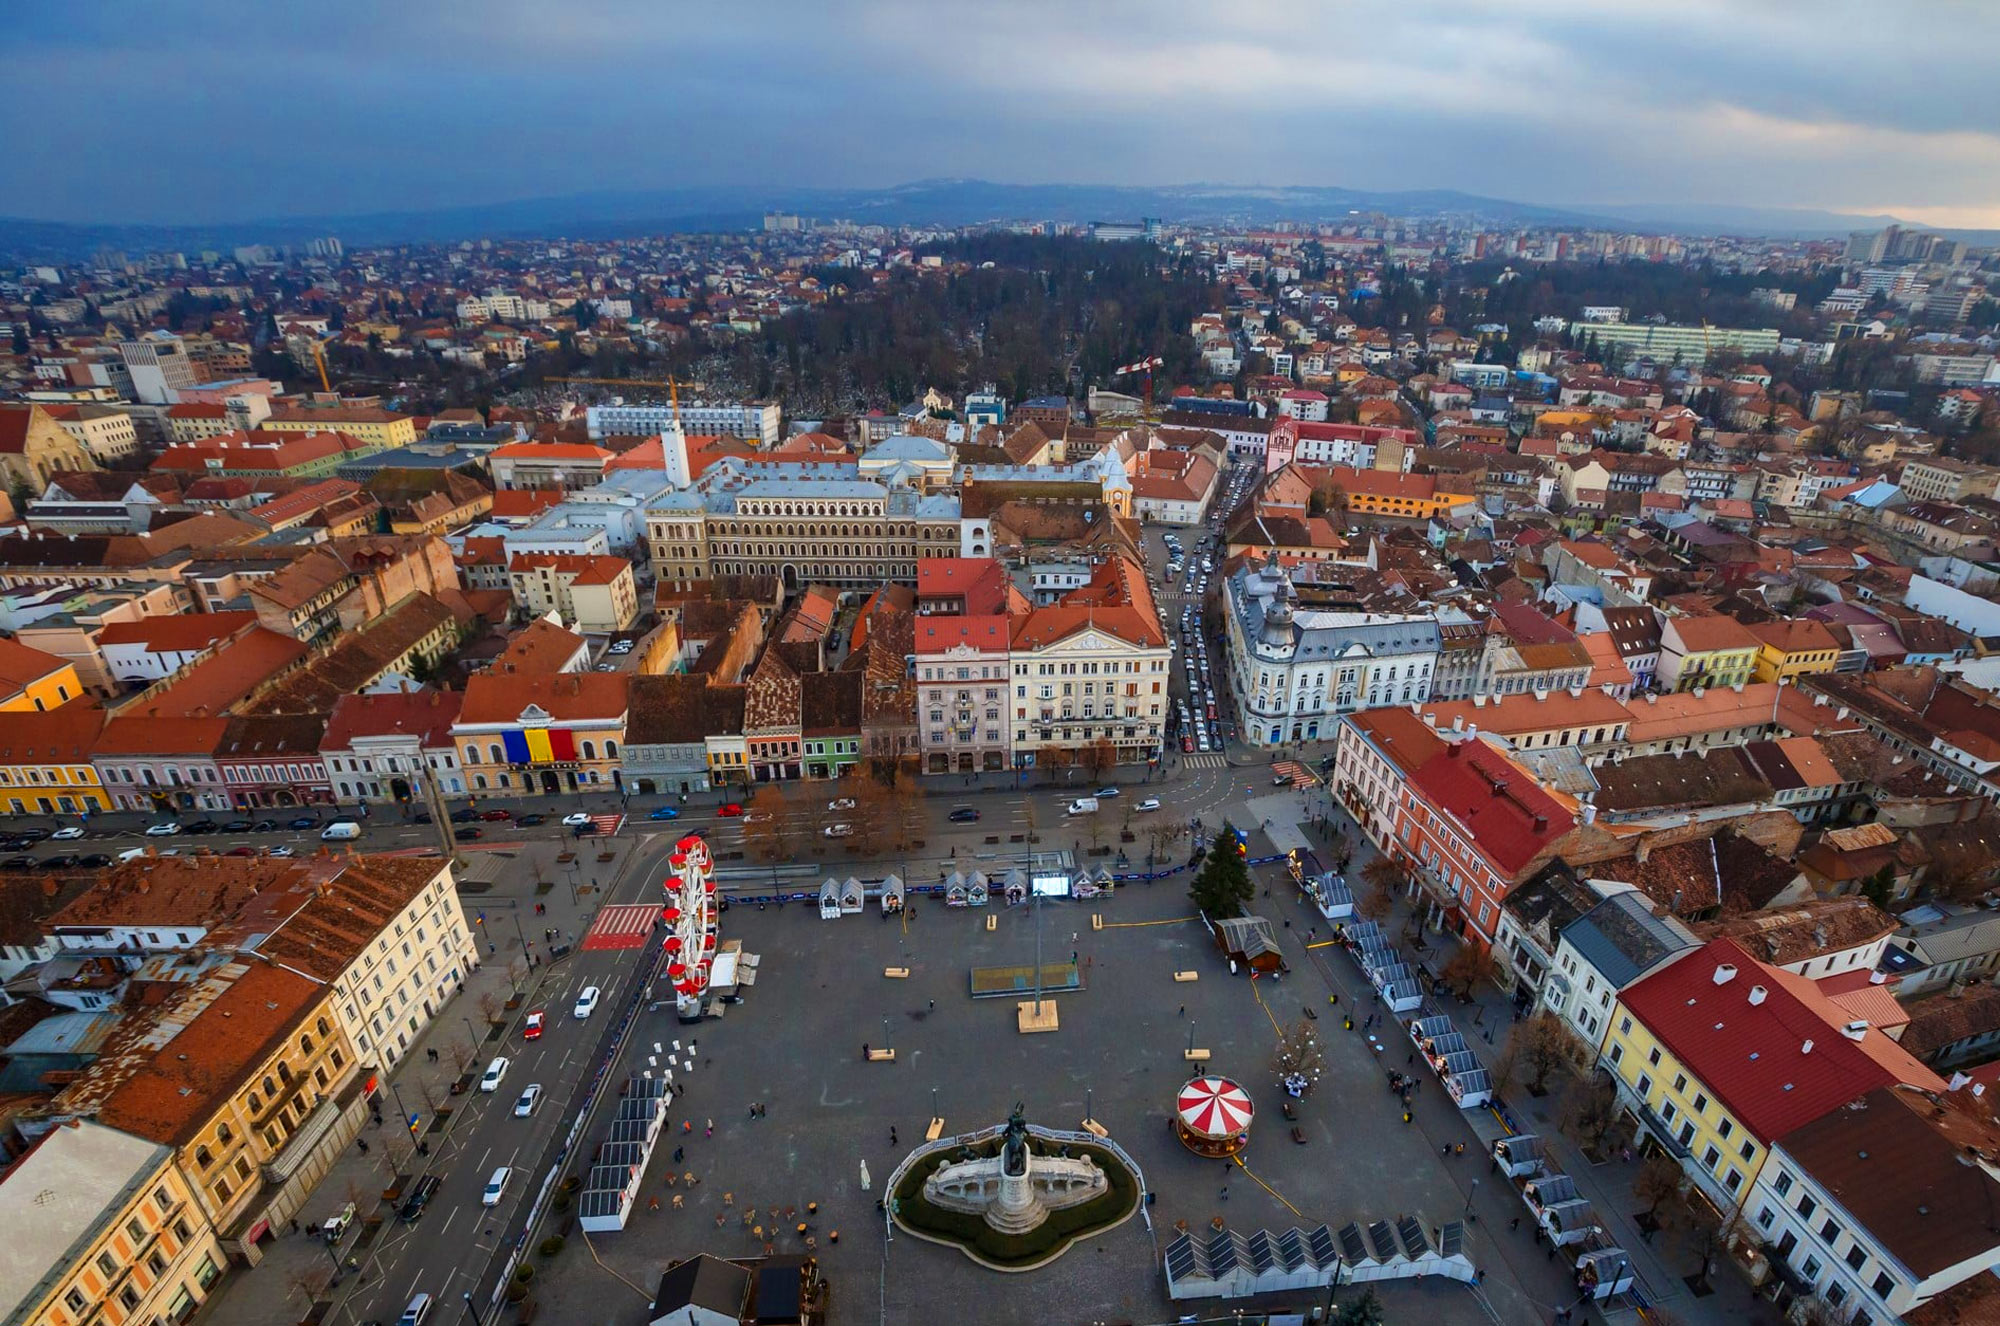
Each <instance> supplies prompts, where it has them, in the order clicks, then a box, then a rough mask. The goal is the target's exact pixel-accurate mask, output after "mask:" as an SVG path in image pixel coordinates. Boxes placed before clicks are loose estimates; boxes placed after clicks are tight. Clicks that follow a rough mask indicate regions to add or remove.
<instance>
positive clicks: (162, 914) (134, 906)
mask: <svg viewBox="0 0 2000 1326" xmlns="http://www.w3.org/2000/svg"><path fill="white" fill-rule="evenodd" d="M302 868H303V866H302V863H300V862H298V861H287V860H285V859H284V858H282V857H248V856H162V857H140V858H138V859H137V860H133V861H126V862H122V863H120V864H118V865H115V866H112V867H110V868H109V869H107V870H105V871H104V873H103V874H102V875H101V876H100V877H99V879H98V880H97V882H96V883H95V884H93V885H92V886H91V887H90V889H89V890H88V891H86V892H85V893H84V894H83V896H81V897H79V898H78V899H76V901H74V902H72V903H70V904H69V905H68V906H67V907H65V908H63V909H62V910H61V911H60V912H57V913H56V914H55V916H53V917H52V918H50V921H49V924H50V925H53V926H82V927H86V928H88V927H94V926H119V925H122V926H167V927H171V926H177V925H179V926H201V927H205V928H206V927H214V926H218V925H221V924H223V923H225V922H227V921H228V920H229V919H230V918H232V917H234V916H235V915H236V913H237V912H238V911H240V910H241V909H242V908H243V906H244V904H246V903H248V902H249V901H250V900H251V899H252V898H254V897H256V896H257V894H258V893H259V892H261V891H263V890H265V889H270V888H274V887H277V886H280V885H282V884H283V883H284V882H285V881H286V880H287V879H289V878H291V877H292V876H293V875H295V874H296V873H298V872H299V871H300V870H301V869H302Z"/></svg>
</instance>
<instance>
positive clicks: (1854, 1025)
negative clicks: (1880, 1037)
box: [1840, 1018, 1868, 1041]
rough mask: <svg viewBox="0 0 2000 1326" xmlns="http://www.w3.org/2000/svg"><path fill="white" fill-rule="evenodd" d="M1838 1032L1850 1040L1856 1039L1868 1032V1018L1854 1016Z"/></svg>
mask: <svg viewBox="0 0 2000 1326" xmlns="http://www.w3.org/2000/svg"><path fill="white" fill-rule="evenodd" d="M1840 1034H1841V1035H1843V1036H1845V1037H1847V1039H1849V1040H1851V1041H1858V1040H1860V1039H1861V1038H1862V1037H1864V1036H1866V1035H1867V1034H1868V1020H1867V1019H1866V1018H1855V1019H1854V1020H1853V1021H1852V1022H1849V1023H1848V1024H1847V1025H1846V1026H1844V1027H1842V1028H1841V1029H1840Z"/></svg>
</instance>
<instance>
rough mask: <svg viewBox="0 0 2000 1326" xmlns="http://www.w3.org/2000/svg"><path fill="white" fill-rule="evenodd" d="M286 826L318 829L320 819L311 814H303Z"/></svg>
mask: <svg viewBox="0 0 2000 1326" xmlns="http://www.w3.org/2000/svg"><path fill="white" fill-rule="evenodd" d="M285 827H286V828H290V829H317V828H318V827H319V821H318V820H316V819H314V818H313V817H312V816H310V815H301V816H299V817H298V818H297V819H295V820H293V821H292V822H291V823H290V824H288V825H286V826H285Z"/></svg>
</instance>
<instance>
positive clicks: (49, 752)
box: [0, 697, 105, 765]
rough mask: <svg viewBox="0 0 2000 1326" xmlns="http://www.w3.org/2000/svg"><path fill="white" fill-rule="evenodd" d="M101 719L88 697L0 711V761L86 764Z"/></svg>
mask: <svg viewBox="0 0 2000 1326" xmlns="http://www.w3.org/2000/svg"><path fill="white" fill-rule="evenodd" d="M104 721H105V720H104V710H103V708H102V707H101V706H100V705H99V704H98V703H97V701H96V700H94V699H90V698H88V697H85V698H80V699H75V700H71V701H70V702H69V703H68V704H65V705H61V706H59V707H57V708H55V709H48V710H36V709H19V710H11V711H7V712H0V764H5V765H11V764H39V763H44V762H46V763H49V764H87V763H89V761H90V756H91V753H92V752H93V751H94V750H96V748H97V735H98V733H100V732H102V731H104Z"/></svg>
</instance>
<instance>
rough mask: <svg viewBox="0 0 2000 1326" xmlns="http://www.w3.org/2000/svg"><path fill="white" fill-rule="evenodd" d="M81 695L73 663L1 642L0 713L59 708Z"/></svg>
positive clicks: (35, 650)
mask: <svg viewBox="0 0 2000 1326" xmlns="http://www.w3.org/2000/svg"><path fill="white" fill-rule="evenodd" d="M82 694H83V682H82V680H81V679H80V678H79V677H78V676H77V675H76V664H74V663H72V662H70V661H69V660H68V659H62V658H57V657H56V656H55V655H54V654H44V653H43V652H42V651H41V650H39V649H30V648H28V646H26V645H24V644H21V643H19V642H18V641H14V640H0V713H13V712H20V711H24V710H25V711H29V712H33V711H37V710H44V709H59V708H61V707H62V706H63V705H66V704H68V703H69V702H70V701H71V700H74V699H76V698H77V697H78V696H79V695H82Z"/></svg>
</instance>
